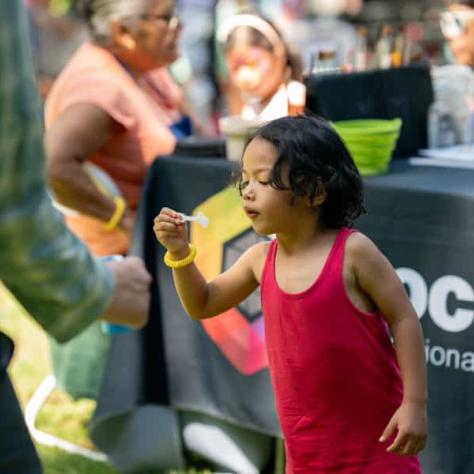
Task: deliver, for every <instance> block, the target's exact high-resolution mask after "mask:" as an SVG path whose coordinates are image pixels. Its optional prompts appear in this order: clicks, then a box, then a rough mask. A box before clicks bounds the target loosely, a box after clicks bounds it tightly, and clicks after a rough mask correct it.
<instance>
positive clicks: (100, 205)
mask: <svg viewBox="0 0 474 474" xmlns="http://www.w3.org/2000/svg"><path fill="white" fill-rule="evenodd" d="M82 4H83V11H84V17H85V19H86V21H87V24H88V26H89V29H90V31H91V33H92V38H93V40H92V41H91V42H87V43H85V44H84V45H83V46H81V47H80V48H79V49H78V50H77V52H76V53H75V54H74V56H73V57H72V58H71V60H70V61H69V63H68V64H67V65H66V67H65V68H64V70H63V71H62V73H61V74H60V76H59V77H58V79H57V80H56V82H55V84H54V85H53V87H52V89H51V91H50V94H49V96H48V98H47V101H46V110H45V112H46V117H45V120H46V128H47V133H46V150H47V155H48V177H49V182H50V185H51V187H52V189H53V191H54V194H55V197H56V199H57V200H58V201H59V203H60V204H62V205H64V206H66V207H68V208H71V209H73V210H74V211H77V212H71V213H69V212H68V213H66V221H67V224H68V226H69V227H70V228H71V230H72V231H73V232H74V233H76V235H78V236H79V237H80V238H81V239H82V240H83V241H84V242H85V243H86V244H87V245H88V246H89V248H90V250H91V251H92V253H94V254H95V255H97V256H104V255H111V254H124V253H126V252H127V250H128V246H129V240H130V233H131V230H132V228H133V222H134V217H135V211H136V208H137V205H138V201H139V197H140V193H141V188H142V185H143V182H144V178H145V175H146V172H147V169H148V166H149V165H150V163H151V162H152V161H153V159H154V158H155V157H156V156H158V155H166V154H169V153H172V151H173V150H174V147H175V143H176V139H177V138H179V137H180V136H182V135H183V134H186V133H189V132H190V130H187V131H184V130H183V128H182V127H181V128H180V126H181V125H183V124H184V125H188V127H187V128H188V129H189V128H190V127H189V122H188V123H187V124H186V121H185V120H184V116H185V115H189V111H188V110H186V108H187V107H186V104H185V101H184V97H183V94H182V92H181V89H180V88H179V87H178V85H177V84H176V83H175V82H174V81H173V80H172V78H171V76H170V75H169V73H168V70H167V67H168V66H169V65H170V64H171V63H173V62H174V61H175V60H176V59H177V58H178V56H179V52H178V46H177V42H178V38H179V35H180V31H181V25H180V23H179V19H178V17H177V16H176V13H175V2H174V0H135V1H130V0H113V1H112V0H83V1H82ZM86 161H90V162H92V163H94V164H95V165H97V166H99V167H100V168H101V169H102V170H104V171H106V173H107V174H108V175H109V176H110V177H111V178H112V179H113V180H114V181H115V184H116V185H117V187H118V189H119V191H120V194H121V196H123V199H122V197H120V196H119V197H114V196H111V195H107V194H104V193H102V192H101V191H100V190H99V189H98V188H97V186H96V185H95V184H94V182H93V180H92V178H91V176H90V175H89V174H88V173H87V168H86V167H85V166H84V163H85V162H86Z"/></svg>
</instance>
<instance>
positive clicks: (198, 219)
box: [179, 212, 209, 227]
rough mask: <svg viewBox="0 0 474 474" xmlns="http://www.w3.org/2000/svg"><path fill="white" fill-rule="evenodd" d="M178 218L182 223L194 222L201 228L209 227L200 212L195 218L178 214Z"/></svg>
mask: <svg viewBox="0 0 474 474" xmlns="http://www.w3.org/2000/svg"><path fill="white" fill-rule="evenodd" d="M179 216H180V217H181V219H183V221H188V222H196V223H198V224H199V225H201V226H202V227H207V226H208V225H209V219H208V218H207V217H206V216H205V215H204V214H203V213H202V212H198V213H197V214H196V215H195V216H187V215H186V214H183V213H181V212H180V213H179Z"/></svg>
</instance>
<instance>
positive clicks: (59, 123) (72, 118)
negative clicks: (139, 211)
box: [45, 103, 133, 232]
mask: <svg viewBox="0 0 474 474" xmlns="http://www.w3.org/2000/svg"><path fill="white" fill-rule="evenodd" d="M121 131H122V128H121V126H120V125H119V124H118V123H117V122H115V121H114V120H113V119H112V118H111V117H110V116H109V115H108V114H107V113H106V112H104V111H103V110H102V109H100V108H99V107H97V106H95V105H92V104H87V103H80V104H75V105H72V106H70V107H68V108H67V109H66V110H65V111H64V112H63V113H62V114H61V115H60V116H59V117H58V118H57V119H56V120H55V122H54V123H53V124H52V125H51V127H50V128H49V130H48V131H47V133H46V138H45V146H46V155H47V159H48V179H49V183H50V185H51V188H52V189H53V191H54V194H55V197H56V199H57V200H58V201H59V202H60V203H61V204H63V205H64V206H67V207H70V208H72V209H75V210H77V211H79V212H81V213H83V214H87V215H90V216H92V217H95V218H97V219H100V220H102V221H104V222H107V221H108V220H109V219H110V218H111V217H112V215H113V214H114V211H115V202H114V201H113V200H112V199H111V198H110V197H108V196H105V195H104V194H102V193H101V192H100V191H99V190H98V189H97V187H96V186H95V184H94V183H93V181H92V180H91V178H90V177H89V175H88V174H87V172H86V171H85V170H84V168H83V164H84V162H85V161H86V160H87V159H88V158H89V157H90V156H91V155H93V154H94V153H95V152H96V151H97V150H98V149H99V148H100V147H101V146H102V145H103V144H104V143H106V142H107V141H108V140H109V139H110V138H111V137H112V136H113V135H114V134H116V133H120V132H121ZM132 225H133V222H132V220H131V218H130V216H129V215H128V214H127V213H125V215H124V217H123V218H122V219H121V221H120V223H119V227H121V228H122V229H123V230H125V231H127V232H128V231H129V230H131V227H132Z"/></svg>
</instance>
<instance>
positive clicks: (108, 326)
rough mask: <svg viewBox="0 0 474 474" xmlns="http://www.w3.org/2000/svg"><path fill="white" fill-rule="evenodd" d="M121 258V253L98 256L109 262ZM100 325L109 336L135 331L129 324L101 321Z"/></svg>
mask: <svg viewBox="0 0 474 474" xmlns="http://www.w3.org/2000/svg"><path fill="white" fill-rule="evenodd" d="M122 259H123V256H122V255H107V256H106V257H101V258H100V260H101V261H102V262H111V261H114V260H122ZM100 326H101V329H102V332H103V333H104V334H108V335H110V336H113V335H115V334H126V333H129V332H132V331H135V329H133V328H131V327H130V326H126V325H124V324H114V323H109V322H107V321H101V322H100Z"/></svg>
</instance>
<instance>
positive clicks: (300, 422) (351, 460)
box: [261, 228, 421, 474]
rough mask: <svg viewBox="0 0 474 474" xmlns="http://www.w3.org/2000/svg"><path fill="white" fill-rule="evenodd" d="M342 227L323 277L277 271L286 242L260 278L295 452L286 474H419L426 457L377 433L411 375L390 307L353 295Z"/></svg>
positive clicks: (280, 399)
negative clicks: (363, 304)
mask: <svg viewBox="0 0 474 474" xmlns="http://www.w3.org/2000/svg"><path fill="white" fill-rule="evenodd" d="M351 232H352V231H351V230H350V229H346V228H343V229H341V230H340V231H339V233H338V235H337V238H336V240H335V242H334V244H333V247H332V249H331V251H330V253H329V256H328V258H327V260H326V262H325V264H324V267H323V269H322V271H321V273H320V275H319V276H318V277H317V279H316V281H314V283H313V284H312V285H311V286H310V287H309V288H308V289H307V290H305V291H303V292H301V293H294V294H289V293H286V292H284V291H282V290H281V289H280V288H279V287H278V284H277V282H276V279H275V256H276V253H277V251H278V244H277V241H273V242H272V243H271V244H270V248H269V251H268V255H267V258H266V262H265V266H264V269H263V273H262V279H261V298H262V308H263V314H264V321H265V338H266V345H267V352H268V360H269V368H270V374H271V377H272V383H273V386H274V390H275V400H276V406H277V411H278V416H279V419H280V423H281V427H282V431H283V435H284V438H285V445H286V454H287V468H286V473H287V474H329V473H338V474H342V473H344V474H419V473H420V472H421V471H420V467H419V463H418V459H417V458H416V457H414V456H410V457H403V456H400V455H397V454H392V453H387V452H386V448H387V446H389V444H390V443H391V441H392V439H391V440H389V441H388V442H385V443H380V442H379V441H378V438H379V437H380V435H381V434H382V432H383V430H384V428H385V426H386V424H387V423H388V421H389V420H390V418H391V417H392V415H393V413H394V412H395V410H396V409H397V408H398V406H399V405H400V403H401V400H402V383H401V378H400V371H399V368H398V365H397V361H396V355H395V351H394V348H393V345H392V343H391V341H390V337H389V333H388V327H387V324H386V323H385V320H384V318H383V316H382V314H381V313H366V312H364V311H361V310H359V309H357V308H356V307H355V306H354V304H353V303H352V302H351V300H350V299H349V297H348V296H347V294H346V291H345V288H344V282H343V273H342V268H343V257H344V248H345V242H346V240H347V237H348V236H349V235H350V234H351Z"/></svg>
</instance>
